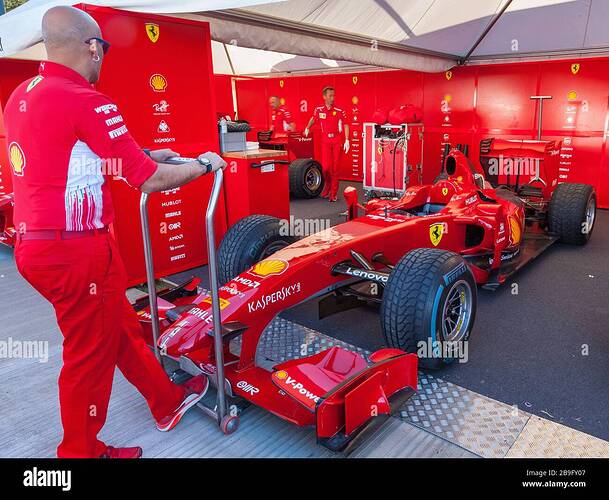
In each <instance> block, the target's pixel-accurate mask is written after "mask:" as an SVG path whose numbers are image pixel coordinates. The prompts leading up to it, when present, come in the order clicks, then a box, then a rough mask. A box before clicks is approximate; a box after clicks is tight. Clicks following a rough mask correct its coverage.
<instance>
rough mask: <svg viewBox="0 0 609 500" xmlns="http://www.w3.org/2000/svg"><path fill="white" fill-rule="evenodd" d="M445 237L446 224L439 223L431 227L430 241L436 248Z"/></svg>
mask: <svg viewBox="0 0 609 500" xmlns="http://www.w3.org/2000/svg"><path fill="white" fill-rule="evenodd" d="M442 236H444V223H443V222H438V223H436V224H432V225H431V226H429V239H430V240H431V244H432V245H433V246H434V247H437V246H438V245H439V244H440V241H442Z"/></svg>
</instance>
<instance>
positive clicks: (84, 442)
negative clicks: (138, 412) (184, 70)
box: [4, 7, 226, 458]
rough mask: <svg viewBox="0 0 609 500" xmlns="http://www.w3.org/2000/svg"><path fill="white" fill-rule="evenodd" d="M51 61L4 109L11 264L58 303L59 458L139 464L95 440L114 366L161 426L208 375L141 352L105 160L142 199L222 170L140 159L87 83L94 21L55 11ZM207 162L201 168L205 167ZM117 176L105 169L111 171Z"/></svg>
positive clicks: (116, 115) (49, 22) (157, 154)
mask: <svg viewBox="0 0 609 500" xmlns="http://www.w3.org/2000/svg"><path fill="white" fill-rule="evenodd" d="M42 34H43V40H44V43H45V46H46V50H47V55H48V60H47V61H44V62H42V63H41V64H40V74H39V75H38V76H36V77H35V78H32V79H30V80H27V81H25V82H23V83H22V84H21V85H19V86H18V87H17V88H16V89H15V91H14V92H13V94H12V95H11V97H10V99H9V100H8V103H7V105H6V108H5V112H4V120H5V125H6V134H7V143H8V149H9V158H10V164H11V166H12V170H13V185H14V196H15V209H14V219H15V227H16V229H17V231H18V239H17V244H16V248H15V261H16V264H17V268H18V270H19V272H20V273H21V274H22V275H23V276H24V277H25V279H26V280H27V281H28V282H29V283H30V284H31V285H32V286H33V287H34V288H35V289H36V290H37V291H38V292H39V293H40V294H41V295H42V296H44V298H46V299H47V300H48V301H49V302H51V304H52V305H53V307H54V309H55V313H56V317H57V323H58V325H59V328H60V330H61V332H62V334H63V367H62V369H61V373H60V376H59V381H58V383H59V403H60V407H61V421H62V425H63V430H64V435H63V440H62V442H61V443H60V444H59V446H58V448H57V456H58V457H82V458H86V457H105V458H139V457H140V456H141V455H142V450H141V448H139V447H132V448H115V447H112V446H108V445H106V444H105V443H103V442H102V441H100V440H99V439H98V438H97V435H98V433H99V431H100V430H101V428H102V426H103V425H104V423H105V420H106V413H107V409H108V402H109V399H110V392H111V389H112V379H113V376H114V370H115V367H118V369H119V370H120V371H121V372H122V373H123V375H124V376H125V378H126V379H127V380H128V381H129V382H130V383H132V384H133V385H134V386H135V387H136V388H137V389H138V391H139V392H140V393H141V394H142V395H143V396H144V397H145V398H146V401H147V403H148V406H149V408H150V410H151V413H152V415H153V417H154V419H155V421H156V425H157V428H158V429H159V430H161V431H168V430H171V429H172V428H173V427H175V425H176V424H177V423H178V422H179V421H180V419H181V418H182V416H183V415H184V413H185V412H186V410H188V409H189V408H191V407H192V406H194V405H195V404H196V403H197V402H198V401H199V400H200V399H201V398H202V397H203V396H204V395H205V392H206V390H207V384H208V381H207V379H206V378H203V377H195V378H193V379H191V380H190V381H189V382H188V383H187V384H188V385H186V384H185V386H178V385H175V384H173V383H172V382H170V380H169V379H168V377H167V375H166V374H165V372H164V370H163V368H162V367H161V366H160V364H159V363H158V362H157V360H156V358H155V357H154V355H153V353H152V351H151V350H150V349H149V347H148V346H147V345H146V343H145V341H144V338H143V332H142V329H141V326H140V324H139V321H138V318H137V316H136V314H135V312H134V311H133V309H132V307H131V306H130V304H129V302H128V301H127V299H126V297H125V289H126V284H127V277H126V272H125V269H124V266H123V264H122V262H121V258H120V255H119V252H118V248H117V246H116V244H115V242H114V240H113V238H112V236H111V235H110V233H109V231H108V226H109V224H111V223H112V220H113V217H114V213H113V208H112V199H111V196H110V189H109V185H108V184H109V181H110V177H111V175H112V174H115V173H116V172H111V173H109V172H106V171H105V170H107V169H106V168H105V167H104V165H105V164H106V162H108V163H110V161H113V162H116V160H118V164H120V165H121V169H122V171H121V173H120V177H122V178H124V179H125V180H126V181H127V182H128V183H129V184H130V185H131V186H133V187H134V188H138V189H140V190H142V191H144V192H148V193H149V192H154V191H163V190H167V189H171V188H175V187H178V186H181V185H183V184H186V183H187V182H190V181H192V180H194V179H196V178H198V177H200V176H201V175H203V174H205V173H209V172H211V171H214V170H217V169H219V168H224V167H225V166H226V163H225V162H224V161H223V160H222V159H221V158H220V157H219V156H218V155H216V154H215V153H205V154H204V155H201V157H199V158H198V159H197V161H193V162H190V163H187V164H183V165H171V164H167V163H163V161H165V160H167V159H168V158H170V157H172V156H177V153H175V152H173V151H170V150H168V149H164V150H158V151H152V152H151V153H150V156H148V155H146V154H145V153H144V152H143V151H142V149H141V148H140V147H139V146H138V145H137V144H136V143H135V141H134V140H133V138H132V137H131V135H130V134H129V132H128V130H127V127H126V125H125V123H124V121H123V117H122V116H121V114H120V111H119V110H118V108H117V106H116V105H115V104H114V103H113V102H112V100H111V99H109V98H108V97H106V96H105V95H103V94H100V93H99V92H97V91H96V90H95V89H94V88H93V86H92V85H93V84H94V83H95V82H97V80H98V78H99V74H100V71H101V65H102V62H103V60H104V55H105V53H106V52H107V50H108V48H109V43H108V42H106V41H105V40H103V39H102V38H101V31H100V29H99V26H98V25H97V23H96V22H95V20H94V19H93V18H92V17H91V16H89V15H88V14H86V13H85V12H83V11H81V10H79V9H75V8H73V7H54V8H51V9H50V10H48V11H47V12H46V14H45V15H44V18H43V20H42ZM204 160H205V161H204ZM110 170H112V169H110Z"/></svg>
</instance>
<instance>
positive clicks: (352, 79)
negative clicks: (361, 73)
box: [351, 76, 358, 85]
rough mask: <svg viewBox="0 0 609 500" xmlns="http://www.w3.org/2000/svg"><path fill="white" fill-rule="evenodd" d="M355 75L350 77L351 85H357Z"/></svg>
mask: <svg viewBox="0 0 609 500" xmlns="http://www.w3.org/2000/svg"><path fill="white" fill-rule="evenodd" d="M357 80H358V78H357V76H354V77H353V78H351V81H352V82H353V85H357Z"/></svg>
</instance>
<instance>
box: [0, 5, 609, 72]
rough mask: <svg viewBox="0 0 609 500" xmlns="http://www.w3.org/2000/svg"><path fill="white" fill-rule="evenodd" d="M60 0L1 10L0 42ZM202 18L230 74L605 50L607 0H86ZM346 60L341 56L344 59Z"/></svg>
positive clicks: (30, 34)
mask: <svg viewBox="0 0 609 500" xmlns="http://www.w3.org/2000/svg"><path fill="white" fill-rule="evenodd" d="M70 3H73V2H70V1H62V0H30V1H29V2H27V3H26V4H25V5H23V6H21V7H19V8H18V9H15V10H14V11H11V12H9V13H8V14H5V15H4V16H1V17H0V39H1V42H2V49H3V52H2V51H0V55H4V56H7V55H9V56H10V55H15V54H18V53H20V51H22V50H24V49H25V48H27V47H30V46H32V45H34V44H36V43H37V42H39V40H40V19H41V17H42V14H43V13H44V12H45V11H46V9H47V8H49V7H50V6H51V5H57V4H70ZM89 3H91V4H95V5H105V6H110V7H116V8H122V9H126V10H133V11H140V12H151V13H161V14H171V15H179V16H183V17H189V18H194V19H202V20H208V21H210V22H211V23H212V24H211V27H212V38H213V39H214V40H216V41H217V42H218V43H215V44H214V66H215V69H216V72H218V73H228V74H237V75H247V74H267V73H289V72H299V71H310V70H324V71H332V70H336V69H345V68H347V69H352V68H353V67H354V66H373V67H385V68H403V69H415V70H421V71H430V72H436V71H444V70H446V69H448V68H450V67H452V66H454V65H455V64H463V63H465V64H470V63H473V62H479V61H490V60H500V61H503V60H513V59H516V60H522V59H530V58H539V57H566V56H577V57H582V56H588V55H599V54H607V53H609V30H608V29H607V28H606V26H607V24H608V21H609V1H607V0H286V1H275V2H270V1H269V0H266V1H265V0H262V1H260V0H258V1H256V0H241V1H239V0H232V1H231V0H224V1H222V0H180V1H173V2H171V1H164V0H105V1H102V0H91V1H90V2H89ZM347 61H348V62H347Z"/></svg>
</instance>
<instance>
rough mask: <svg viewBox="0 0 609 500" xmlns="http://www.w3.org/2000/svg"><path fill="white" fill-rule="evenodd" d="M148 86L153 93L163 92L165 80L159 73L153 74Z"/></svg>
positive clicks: (165, 84) (165, 85) (165, 86)
mask: <svg viewBox="0 0 609 500" xmlns="http://www.w3.org/2000/svg"><path fill="white" fill-rule="evenodd" d="M150 86H151V87H152V90H154V91H155V92H165V89H166V88H167V79H166V78H165V77H164V76H163V75H161V74H160V73H155V74H154V75H152V76H151V77H150Z"/></svg>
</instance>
